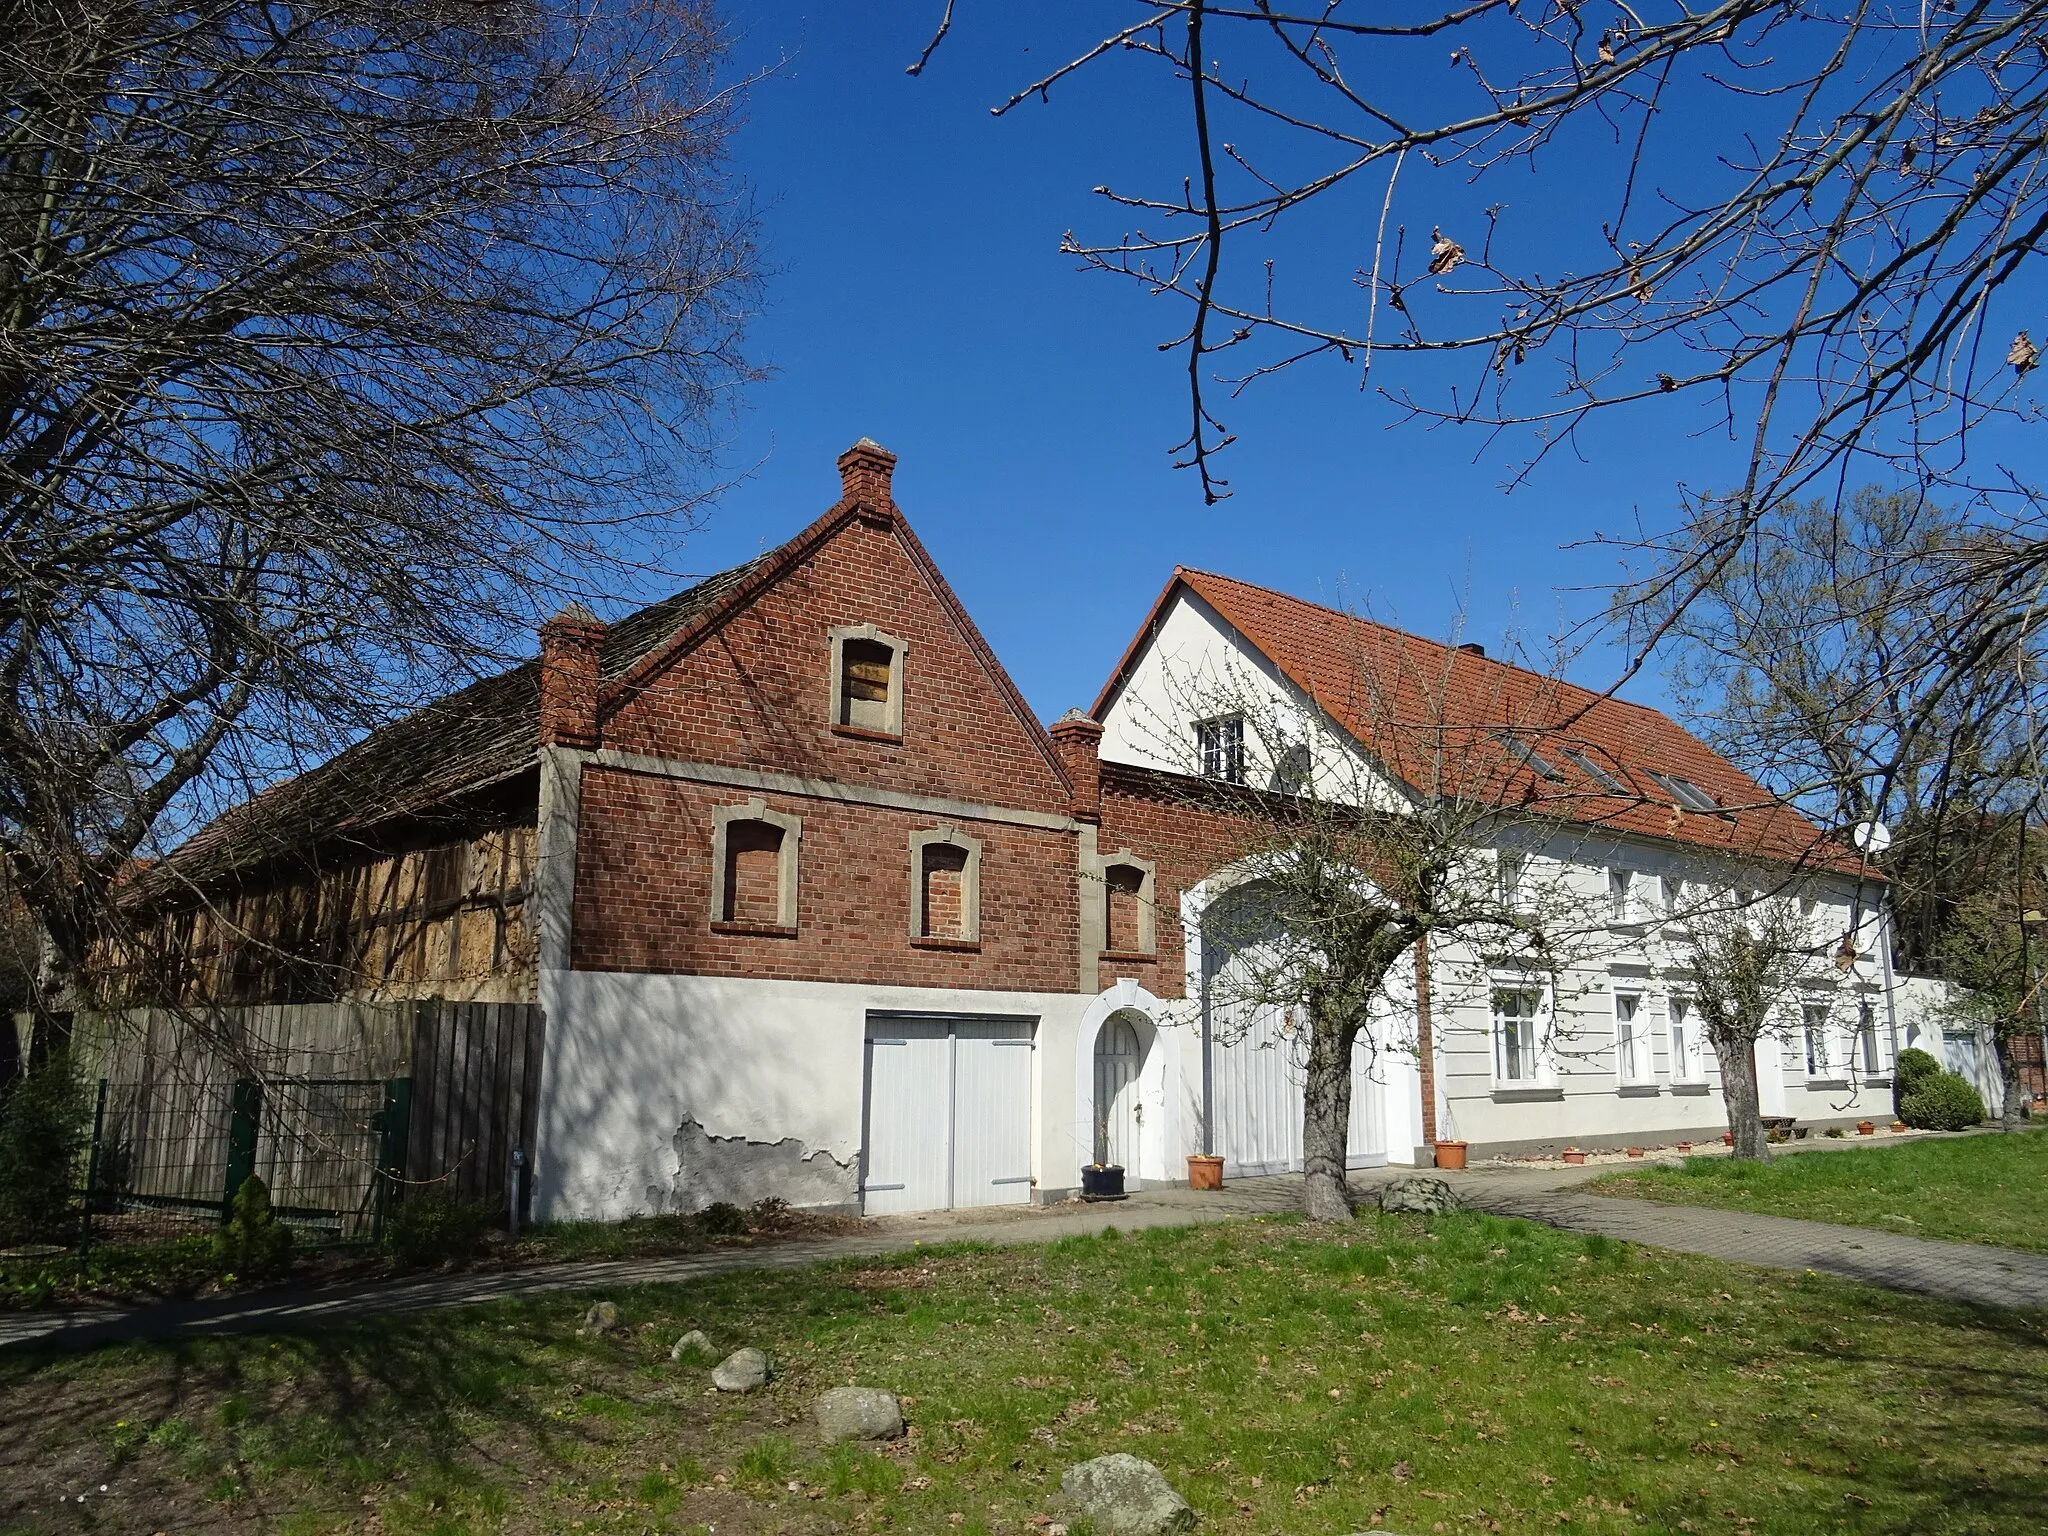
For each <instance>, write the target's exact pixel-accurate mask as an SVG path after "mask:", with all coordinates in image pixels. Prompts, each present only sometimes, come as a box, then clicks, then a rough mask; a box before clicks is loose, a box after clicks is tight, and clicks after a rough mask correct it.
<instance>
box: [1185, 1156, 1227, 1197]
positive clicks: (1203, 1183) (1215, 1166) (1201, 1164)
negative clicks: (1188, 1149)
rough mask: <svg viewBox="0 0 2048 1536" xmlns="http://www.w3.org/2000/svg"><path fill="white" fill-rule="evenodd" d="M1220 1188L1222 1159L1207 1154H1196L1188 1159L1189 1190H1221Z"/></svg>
mask: <svg viewBox="0 0 2048 1536" xmlns="http://www.w3.org/2000/svg"><path fill="white" fill-rule="evenodd" d="M1222 1187H1223V1159H1222V1158H1220V1157H1216V1156H1214V1155H1212V1154H1210V1153H1207V1152H1196V1153H1194V1154H1192V1155H1191V1156H1190V1157H1189V1158H1188V1188H1189V1189H1221V1188H1222Z"/></svg>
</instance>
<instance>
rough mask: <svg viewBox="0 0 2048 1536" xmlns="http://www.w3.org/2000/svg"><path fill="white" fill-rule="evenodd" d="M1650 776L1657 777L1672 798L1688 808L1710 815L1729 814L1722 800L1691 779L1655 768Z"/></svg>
mask: <svg viewBox="0 0 2048 1536" xmlns="http://www.w3.org/2000/svg"><path fill="white" fill-rule="evenodd" d="M1650 777H1651V778H1653V779H1655V780H1656V781H1657V783H1658V784H1659V785H1661V786H1662V787H1663V789H1664V790H1665V791H1666V792H1667V793H1668V794H1669V795H1670V796H1671V798H1672V799H1674V800H1676V801H1677V802H1678V803H1679V804H1680V805H1682V806H1684V807H1685V808H1686V809H1687V810H1693V811H1705V812H1706V813H1707V814H1708V815H1710V816H1725V815H1727V814H1728V812H1727V811H1726V809H1724V808H1723V806H1722V804H1721V802H1720V801H1718V800H1716V799H1715V798H1714V797H1713V796H1712V795H1710V794H1708V793H1707V792H1706V791H1705V790H1704V789H1701V788H1700V787H1699V785H1697V784H1695V783H1693V782H1692V780H1690V779H1681V778H1680V777H1679V776H1678V775H1677V774H1675V773H1658V772H1656V771H1655V770H1652V771H1651V773H1650Z"/></svg>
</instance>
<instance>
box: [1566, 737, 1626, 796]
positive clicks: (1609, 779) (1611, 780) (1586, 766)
mask: <svg viewBox="0 0 2048 1536" xmlns="http://www.w3.org/2000/svg"><path fill="white" fill-rule="evenodd" d="M1564 755H1565V756H1566V757H1567V758H1569V759H1570V760H1571V762H1572V765H1573V766H1574V767H1576V768H1577V769H1578V770H1579V772H1581V773H1583V774H1584V775H1585V776H1586V777H1587V778H1589V779H1591V780H1592V781H1593V782H1594V783H1595V784H1598V785H1599V786H1600V787H1601V788H1602V789H1604V790H1606V791H1607V792H1608V793H1609V794H1611V795H1625V794H1628V793H1629V787H1628V786H1627V785H1626V784H1624V783H1622V782H1621V780H1620V779H1618V778H1617V777H1615V775H1614V774H1613V773H1611V772H1609V771H1608V770H1607V769H1606V768H1605V767H1603V766H1602V765H1601V764H1600V763H1598V762H1597V761H1595V760H1594V758H1593V756H1592V755H1591V754H1590V753H1587V752H1581V751H1580V750H1579V749H1578V748H1577V747H1566V748H1565V749H1564Z"/></svg>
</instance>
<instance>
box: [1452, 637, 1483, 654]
mask: <svg viewBox="0 0 2048 1536" xmlns="http://www.w3.org/2000/svg"><path fill="white" fill-rule="evenodd" d="M1458 649H1459V650H1461V651H1463V652H1464V653H1465V654H1466V655H1467V656H1484V655H1485V654H1486V647H1485V646H1483V645H1481V644H1480V643H1479V642H1478V641H1477V640H1467V641H1466V642H1465V643H1464V644H1463V645H1461V646H1459V647H1458Z"/></svg>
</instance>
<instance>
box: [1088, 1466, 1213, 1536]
mask: <svg viewBox="0 0 2048 1536" xmlns="http://www.w3.org/2000/svg"><path fill="white" fill-rule="evenodd" d="M1060 1502H1061V1503H1062V1504H1064V1505H1065V1507H1066V1508H1067V1510H1068V1511H1069V1512H1070V1513H1071V1514H1073V1515H1075V1516H1077V1517H1079V1518H1081V1519H1085V1520H1088V1521H1089V1522H1091V1523H1092V1524H1093V1525H1094V1527H1095V1529H1096V1530H1097V1531H1099V1532H1101V1533H1102V1536H1170V1533H1172V1532H1176V1531H1185V1530H1190V1529H1192V1528H1193V1526H1194V1523H1195V1512H1194V1511H1193V1510H1192V1509H1190V1508H1188V1501H1187V1500H1186V1499H1184V1498H1182V1497H1181V1496H1180V1495H1179V1494H1177V1493H1175V1492H1174V1491H1173V1487H1172V1485H1171V1484H1169V1483H1168V1482H1167V1481H1166V1476H1165V1474H1164V1473H1162V1472H1161V1471H1160V1470H1159V1469H1158V1468H1157V1467H1155V1466H1153V1465H1152V1463H1151V1462H1149V1461H1141V1460H1139V1459H1138V1458H1137V1457H1136V1456H1131V1455H1128V1454H1126V1453H1125V1452H1123V1451H1118V1452H1117V1453H1116V1454H1114V1455H1112V1456H1098V1457H1096V1458H1095V1459H1094V1460H1093V1461H1084V1462H1082V1463H1080V1464H1079V1465H1078V1466H1072V1467H1069V1468H1067V1470H1066V1471H1065V1472H1063V1473H1061V1474H1060Z"/></svg>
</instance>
